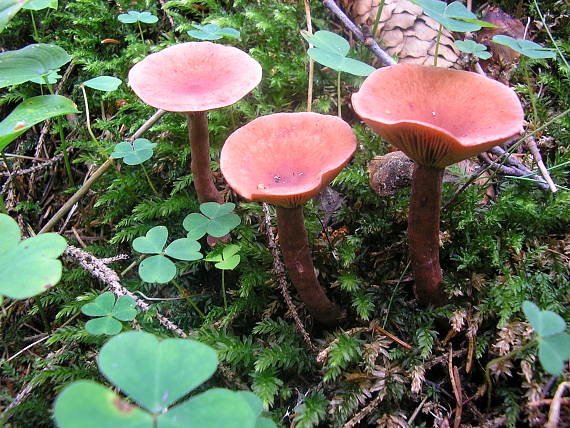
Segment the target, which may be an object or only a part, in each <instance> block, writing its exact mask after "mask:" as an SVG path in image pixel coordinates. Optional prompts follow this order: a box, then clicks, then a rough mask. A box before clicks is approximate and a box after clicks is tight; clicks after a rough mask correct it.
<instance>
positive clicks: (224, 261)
mask: <svg viewBox="0 0 570 428" xmlns="http://www.w3.org/2000/svg"><path fill="white" fill-rule="evenodd" d="M239 250H240V246H239V245H235V244H232V245H228V246H227V247H224V249H223V250H222V253H221V254H219V253H218V254H209V255H208V256H207V257H206V258H205V259H204V261H207V262H218V263H216V264H215V265H214V266H215V267H216V268H218V269H222V270H232V269H234V268H235V267H236V266H237V265H238V264H239V262H240V256H239V255H238V254H237V252H238V251H239Z"/></svg>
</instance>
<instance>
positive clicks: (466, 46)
mask: <svg viewBox="0 0 570 428" xmlns="http://www.w3.org/2000/svg"><path fill="white" fill-rule="evenodd" d="M455 46H457V49H459V50H460V51H461V52H465V53H468V54H471V55H473V56H476V57H477V58H481V59H489V58H491V52H489V51H488V50H487V46H485V45H483V44H481V43H477V42H475V41H473V40H457V41H455Z"/></svg>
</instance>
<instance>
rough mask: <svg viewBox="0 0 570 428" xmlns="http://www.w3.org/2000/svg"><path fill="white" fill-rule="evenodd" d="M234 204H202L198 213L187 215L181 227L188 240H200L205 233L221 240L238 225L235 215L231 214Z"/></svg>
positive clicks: (238, 220) (237, 217)
mask: <svg viewBox="0 0 570 428" xmlns="http://www.w3.org/2000/svg"><path fill="white" fill-rule="evenodd" d="M234 208H235V204H232V203H225V204H218V203H217V202H204V203H203V204H200V211H201V214H200V213H192V214H188V215H187V216H186V218H185V219H184V222H183V223H182V225H183V226H184V229H186V231H188V235H187V237H188V238H190V239H200V238H201V237H202V236H204V235H205V234H206V233H207V234H208V235H210V236H213V237H214V238H221V237H222V236H225V235H227V234H228V233H230V232H231V231H232V230H233V229H234V228H235V227H237V226H238V225H239V224H240V221H241V220H240V218H239V216H238V215H237V214H233V213H231V211H233V210H234Z"/></svg>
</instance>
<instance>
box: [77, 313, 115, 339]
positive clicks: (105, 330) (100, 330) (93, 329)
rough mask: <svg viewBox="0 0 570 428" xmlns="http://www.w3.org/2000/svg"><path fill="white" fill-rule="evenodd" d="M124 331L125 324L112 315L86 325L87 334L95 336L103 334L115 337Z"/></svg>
mask: <svg viewBox="0 0 570 428" xmlns="http://www.w3.org/2000/svg"><path fill="white" fill-rule="evenodd" d="M122 329H123V324H121V323H120V322H119V321H117V320H116V319H115V318H113V317H112V316H110V315H108V316H105V317H101V318H94V319H92V320H89V321H87V322H86V323H85V330H86V331H87V333H89V334H92V335H94V336H98V335H102V334H106V335H108V336H113V335H115V334H117V333H119V332H120V331H121V330H122Z"/></svg>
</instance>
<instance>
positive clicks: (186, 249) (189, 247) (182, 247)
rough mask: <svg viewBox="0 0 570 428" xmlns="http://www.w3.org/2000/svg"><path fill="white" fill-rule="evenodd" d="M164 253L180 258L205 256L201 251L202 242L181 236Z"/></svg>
mask: <svg viewBox="0 0 570 428" xmlns="http://www.w3.org/2000/svg"><path fill="white" fill-rule="evenodd" d="M164 254H166V255H167V256H170V257H173V258H175V259H178V260H188V261H191V260H200V259H201V258H202V257H203V256H202V253H200V243H199V242H198V241H195V240H194V239H188V238H181V239H177V240H176V241H173V242H172V243H171V244H170V245H169V246H168V247H166V250H164Z"/></svg>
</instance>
